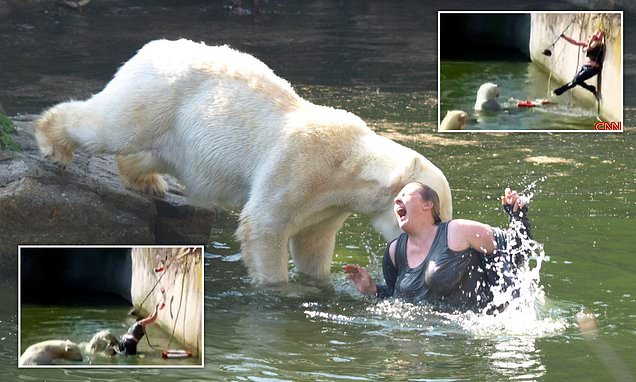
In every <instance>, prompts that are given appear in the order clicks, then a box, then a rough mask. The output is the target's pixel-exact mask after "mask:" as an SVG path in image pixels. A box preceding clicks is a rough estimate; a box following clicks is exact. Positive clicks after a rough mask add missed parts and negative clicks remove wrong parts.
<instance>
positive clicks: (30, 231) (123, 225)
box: [0, 116, 231, 273]
mask: <svg viewBox="0 0 636 382" xmlns="http://www.w3.org/2000/svg"><path fill="white" fill-rule="evenodd" d="M36 118H37V116H24V117H20V118H16V119H14V123H15V125H16V127H17V129H18V134H17V136H16V141H17V142H18V143H20V145H21V146H22V149H23V150H22V151H19V152H13V151H12V152H9V151H0V267H1V269H3V270H4V271H5V273H6V272H9V273H11V272H15V270H16V269H17V249H18V245H139V244H189V245H195V244H196V245H200V244H206V243H207V242H208V240H209V233H210V229H211V227H212V226H213V225H214V224H215V222H222V224H231V223H228V222H229V221H230V220H231V219H228V216H227V215H226V214H224V213H223V212H221V211H212V210H206V209H202V208H200V207H194V206H192V205H190V204H189V203H188V201H187V199H186V197H185V196H183V187H182V186H181V185H179V184H178V182H177V181H176V180H175V179H171V178H168V184H169V186H170V191H169V192H168V193H167V194H166V196H165V197H163V198H155V197H151V196H149V195H145V194H141V193H138V192H136V191H132V190H129V189H126V188H125V187H124V186H123V185H122V184H121V182H120V181H119V177H118V175H117V171H116V166H115V162H114V159H113V157H112V156H102V155H91V154H88V153H86V152H82V151H77V152H76V153H75V155H74V157H73V162H72V164H71V165H70V166H69V167H68V168H66V169H61V168H58V167H57V166H55V165H53V164H51V163H50V162H48V161H46V160H45V159H44V158H43V157H42V155H41V154H40V152H39V149H38V147H37V144H36V142H35V139H34V137H33V131H34V120H35V119H36Z"/></svg>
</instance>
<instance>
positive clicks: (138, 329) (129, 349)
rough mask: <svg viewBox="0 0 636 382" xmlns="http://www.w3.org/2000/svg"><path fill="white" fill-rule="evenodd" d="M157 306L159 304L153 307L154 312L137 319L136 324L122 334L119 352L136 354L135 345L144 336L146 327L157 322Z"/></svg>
mask: <svg viewBox="0 0 636 382" xmlns="http://www.w3.org/2000/svg"><path fill="white" fill-rule="evenodd" d="M159 305H160V304H157V305H155V310H154V312H153V313H152V314H151V315H150V316H148V317H146V318H142V319H139V320H138V321H137V322H135V323H134V324H132V326H131V327H130V328H128V332H126V334H124V336H123V337H122V339H121V341H120V342H119V351H120V352H123V353H125V354H129V355H135V354H137V344H138V343H139V340H141V339H142V338H143V336H144V335H145V334H146V326H148V325H150V324H152V323H153V322H155V321H156V320H157V316H158V315H159ZM162 308H163V306H162Z"/></svg>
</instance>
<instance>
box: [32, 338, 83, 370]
mask: <svg viewBox="0 0 636 382" xmlns="http://www.w3.org/2000/svg"><path fill="white" fill-rule="evenodd" d="M56 359H66V360H69V361H82V360H83V358H82V352H81V351H80V349H79V347H78V346H77V344H76V343H74V342H72V341H69V340H48V341H42V342H38V343H35V344H33V345H31V346H29V347H28V348H27V349H26V350H25V351H24V353H22V355H21V356H20V366H30V365H51V364H52V363H53V361H54V360H56Z"/></svg>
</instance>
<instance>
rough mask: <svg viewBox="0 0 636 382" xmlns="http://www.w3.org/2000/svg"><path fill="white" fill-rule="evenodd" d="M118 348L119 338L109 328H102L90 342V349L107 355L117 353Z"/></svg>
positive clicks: (92, 351)
mask: <svg viewBox="0 0 636 382" xmlns="http://www.w3.org/2000/svg"><path fill="white" fill-rule="evenodd" d="M116 348H119V339H117V337H115V335H114V334H112V333H111V332H110V331H109V330H100V331H99V332H97V333H95V335H94V336H93V338H91V340H90V342H89V343H88V350H89V351H90V352H91V353H93V354H94V353H103V354H106V355H115V353H116V350H115V349H116Z"/></svg>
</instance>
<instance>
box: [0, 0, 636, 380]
mask: <svg viewBox="0 0 636 382" xmlns="http://www.w3.org/2000/svg"><path fill="white" fill-rule="evenodd" d="M113 3H114V4H115V5H114V6H110V8H108V5H98V6H96V7H97V8H96V9H94V10H91V8H90V7H89V8H87V9H86V10H85V13H84V14H83V15H82V16H79V15H75V14H72V13H65V12H62V11H56V12H58V13H59V14H60V15H57V16H56V15H55V14H54V13H51V12H52V11H51V12H49V13H47V14H45V15H46V16H45V17H44V18H45V21H37V20H30V19H27V20H20V22H18V21H16V19H15V18H14V19H12V21H11V22H13V23H15V25H18V26H19V25H25V24H26V25H32V26H35V27H36V28H27V27H24V26H23V27H21V28H23V30H24V34H23V35H22V37H21V39H22V40H10V41H16V42H15V47H14V45H12V44H11V43H9V42H7V41H9V40H6V39H4V40H2V41H4V42H3V44H5V46H4V49H5V51H6V52H9V53H10V54H11V55H12V56H13V57H15V60H14V61H17V62H18V63H21V64H20V67H18V64H16V63H8V62H2V63H3V65H4V64H5V63H6V64H7V65H13V66H11V68H12V73H17V74H19V75H7V73H4V74H2V75H3V76H4V77H2V78H3V79H2V81H4V82H5V83H6V84H8V85H7V87H5V88H4V89H3V90H2V91H1V92H0V101H1V102H2V103H3V104H4V106H5V109H7V112H8V113H9V114H16V113H27V112H29V113H35V112H38V111H39V109H40V108H41V107H43V106H46V105H50V104H52V103H55V102H58V101H60V100H63V99H65V98H69V97H78V98H80V97H82V96H86V94H90V92H94V91H98V90H99V89H100V88H101V87H103V85H104V84H105V82H106V81H107V80H108V78H109V77H110V76H112V73H113V71H114V70H115V68H116V67H117V65H119V63H121V62H123V61H125V60H126V59H127V58H128V57H129V56H130V55H131V54H132V52H134V49H137V48H138V47H139V46H140V45H139V44H140V42H141V41H144V40H147V39H149V38H154V37H156V36H166V37H171V38H172V37H179V36H183V37H189V38H193V39H203V40H206V41H207V42H208V43H209V44H214V43H220V42H229V43H231V44H232V45H233V46H236V47H239V48H242V49H244V50H248V51H250V52H252V53H255V54H257V55H258V56H259V57H261V58H262V59H263V60H264V61H265V62H267V63H268V64H269V65H271V66H272V67H274V68H276V71H277V73H279V74H280V75H281V76H283V77H285V78H287V79H289V80H290V81H291V82H292V83H293V84H294V86H295V88H296V89H297V91H298V92H299V93H300V94H301V95H302V96H303V97H305V98H307V99H309V100H311V101H313V102H315V103H320V104H326V105H331V106H335V107H341V108H344V109H347V110H349V111H351V112H354V113H356V114H358V115H359V116H360V117H362V118H363V119H364V120H366V121H367V123H368V124H369V126H370V127H371V128H373V129H374V130H376V131H378V132H380V133H382V134H385V135H387V136H389V137H391V138H393V139H395V140H397V141H398V142H400V143H402V144H404V145H405V146H408V147H411V148H413V149H415V150H417V151H418V152H420V153H422V154H423V155H425V156H426V157H427V158H429V159H430V160H432V161H433V162H434V163H435V164H436V165H437V166H438V167H440V168H441V169H442V170H443V171H444V173H445V174H446V176H447V178H448V180H449V182H450V184H451V188H452V191H453V201H454V206H453V209H454V217H455V218H467V219H475V220H479V221H483V222H485V223H488V224H491V225H493V226H504V225H505V222H506V219H505V217H504V215H503V214H502V212H501V211H500V209H499V202H498V200H499V199H498V198H499V195H500V194H501V192H502V191H503V189H504V188H505V187H507V186H511V187H515V188H516V189H518V190H525V191H527V192H532V193H533V199H532V203H531V205H530V214H531V215H530V218H531V220H532V223H533V227H534V236H535V239H536V240H538V241H539V242H540V243H542V245H543V251H544V254H545V255H544V256H543V257H541V259H542V260H543V262H542V264H541V267H540V271H539V275H540V282H539V285H540V286H541V289H540V290H538V291H533V292H532V293H531V295H532V296H531V297H533V298H532V299H530V302H531V303H530V304H528V305H527V306H523V307H520V309H519V311H517V312H510V314H505V315H503V316H499V317H496V318H493V317H490V316H480V315H471V314H455V315H453V314H442V313H440V312H436V311H433V310H430V309H428V308H426V307H414V306H410V305H405V304H400V303H385V302H383V303H378V302H377V301H374V300H372V299H367V298H362V297H360V296H359V295H358V294H357V293H356V292H355V290H354V288H353V286H352V285H351V284H350V283H349V282H348V281H347V280H346V278H345V276H344V274H343V273H342V271H341V266H342V265H343V264H346V263H357V264H361V265H365V266H368V267H370V268H371V269H372V272H373V274H375V275H376V277H379V274H380V269H379V265H378V263H379V261H380V259H381V256H382V251H383V248H384V242H383V240H382V238H381V237H380V236H379V235H378V234H376V233H375V232H374V231H373V229H372V228H371V227H370V226H369V224H368V222H367V220H366V219H365V217H363V216H356V215H354V216H352V217H351V218H350V219H349V220H347V222H346V224H345V226H344V227H343V228H342V230H341V232H340V233H339V234H338V240H337V244H336V248H335V253H334V259H333V268H332V270H333V272H332V273H333V274H332V278H331V279H330V280H329V281H327V282H325V283H316V282H313V281H311V280H307V279H305V278H304V277H302V275H298V274H296V273H295V272H294V269H293V265H292V264H291V263H290V271H291V274H292V280H293V281H292V282H291V283H290V285H289V287H287V288H285V289H283V290H276V291H268V290H263V289H260V288H254V287H252V286H251V285H250V283H249V278H248V276H247V273H246V269H245V267H244V266H243V264H242V262H241V260H240V247H239V244H238V243H237V242H235V241H234V239H233V231H234V229H235V228H236V227H235V226H234V225H232V224H230V225H227V226H218V227H215V229H214V230H213V233H212V237H211V238H210V243H209V245H208V247H207V253H206V255H205V265H204V277H205V288H204V289H205V299H204V303H205V312H204V314H205V322H204V333H205V334H204V341H205V342H204V354H203V360H204V363H205V368H203V369H184V368H168V369H166V368H162V369H158V368H143V369H130V368H125V369H122V368H120V369H93V368H89V369H85V368H84V369H76V368H72V369H44V370H35V369H18V368H17V342H18V337H19V333H18V317H17V309H16V306H17V304H16V296H17V292H18V291H17V286H16V285H17V282H16V280H15V279H12V278H9V279H6V280H2V281H1V282H0V285H1V286H2V290H1V291H0V365H1V366H2V367H0V379H1V380H7V381H11V380H24V381H37V380H47V381H85V380H91V381H174V380H186V381H203V380H232V381H317V380H320V381H342V380H344V381H367V380H368V381H375V380H390V381H394V380H411V381H458V380H471V381H475V380H484V381H506V380H522V381H524V380H528V381H531V380H532V381H534V380H536V381H580V380H593V381H633V380H634V379H635V376H636V349H635V348H636V345H634V344H635V343H636V325H635V322H636V276H634V275H635V274H636V261H634V254H633V252H634V248H635V245H634V244H635V242H634V236H633V233H634V228H636V225H635V224H634V217H635V216H636V182H635V179H636V170H635V166H634V164H635V163H636V162H635V160H636V158H635V153H636V133H635V132H634V129H633V128H632V126H634V122H635V119H634V117H635V114H634V108H635V107H636V97H634V93H633V91H632V90H631V89H630V88H629V86H625V104H626V108H625V126H626V129H625V132H624V133H618V134H595V133H563V134H546V133H535V134H514V133H508V134H489V133H461V134H437V133H435V131H436V128H437V126H436V120H437V107H438V105H437V93H436V70H437V69H436V62H437V58H436V49H435V47H436V45H435V42H436V29H435V18H436V13H435V10H436V9H437V8H440V7H443V6H445V3H443V2H433V3H435V4H426V5H425V4H424V3H416V2H406V3H401V6H400V7H396V6H395V5H392V4H390V2H375V1H371V2H345V3H339V2H312V3H308V4H303V5H299V4H297V3H285V2H270V3H268V2H265V4H266V5H267V6H266V7H265V8H264V9H263V10H262V14H263V15H264V16H263V17H262V18H260V19H258V18H257V19H255V20H252V19H249V20H247V19H245V18H237V17H229V16H227V8H224V4H225V3H223V2H221V6H220V7H219V9H220V10H218V9H217V8H214V6H213V5H209V4H208V3H204V2H196V1H193V2H186V5H184V6H183V7H181V8H179V9H178V12H177V11H173V12H171V10H173V8H171V7H173V6H174V4H172V3H171V2H167V1H166V2H158V3H153V6H152V7H148V8H147V9H144V8H143V7H140V6H139V5H138V4H136V3H134V2H131V4H132V5H123V4H122V3H117V2H113ZM554 3H555V2H542V1H538V2H533V3H532V4H534V5H533V6H532V8H537V7H542V6H548V4H554ZM556 3H558V4H560V3H559V2H556ZM213 4H215V5H216V3H214V2H213ZM466 4H468V3H466ZM466 4H463V6H464V7H465V6H466ZM532 4H526V3H524V2H523V1H522V2H515V3H514V4H513V3H512V2H511V3H510V4H508V5H507V7H509V8H510V9H512V8H514V7H528V6H530V5H532ZM99 6H103V7H107V8H106V9H100V8H99ZM457 6H458V7H459V6H462V4H458V5H457ZM498 6H503V5H501V4H499V3H498ZM550 6H553V5H550ZM134 7H140V8H139V9H138V8H134ZM460 9H462V8H461V7H460ZM515 9H517V8H515ZM42 14H43V13H42ZM43 15H44V14H43ZM24 17H26V16H24ZM56 17H57V18H58V19H59V18H62V19H64V20H65V21H66V23H67V24H62V25H68V26H67V27H63V26H60V25H58V24H54V23H52V20H55V19H56ZM631 19H633V15H631V14H626V22H625V24H626V26H629V21H630V20H631ZM149 20H154V21H155V22H150V21H149ZM157 20H159V21H161V22H158V21H157ZM193 20H194V21H193ZM27 21H28V22H27ZM144 21H147V22H144ZM3 22H4V21H3ZM29 22H30V24H29ZM47 22H51V25H48V24H47ZM7 25H8V24H5V25H0V33H4V34H7V35H8V33H9V32H7V30H8V26H7ZM11 25H14V24H11ZM56 25H57V26H56ZM141 25H145V27H144V28H141ZM184 25H187V26H188V30H187V31H185V32H184V31H180V29H179V28H181V27H182V26H184ZM626 28H627V29H626V38H625V41H626V46H625V49H626V58H625V82H626V83H630V82H633V80H634V74H635V71H634V67H636V66H634V59H635V58H636V56H634V50H633V46H631V45H629V44H628V43H627V41H629V40H628V38H627V37H628V36H633V35H634V33H633V31H632V30H631V29H629V28H630V27H626ZM97 31H99V33H98V32H97ZM80 32H85V34H86V35H87V36H89V37H90V36H92V37H95V36H99V37H102V38H103V37H104V35H105V34H109V38H110V39H104V40H102V41H104V44H105V47H104V48H102V49H97V48H93V45H91V43H90V41H91V40H90V38H89V37H80V36H84V35H83V34H82V33H80ZM37 33H47V34H48V35H50V40H52V41H53V42H55V44H50V43H49V44H47V45H46V49H45V51H44V52H43V53H42V52H41V53H38V52H35V53H31V55H35V56H36V58H37V56H39V55H41V56H42V57H49V56H50V57H53V58H54V59H52V60H50V61H49V62H47V63H46V65H45V64H43V63H42V62H41V61H42V60H36V59H35V58H34V57H31V56H29V55H26V54H24V53H20V52H21V51H20V50H19V49H18V48H19V47H20V46H23V47H24V46H26V47H33V46H35V45H37V43H36V41H44V42H40V43H39V44H44V43H46V41H49V40H47V39H43V38H42V35H38V34H37ZM36 37H40V39H36ZM70 37H74V38H77V41H72V40H69V38H70ZM292 37H293V38H292ZM632 40H633V39H632ZM49 42H50V41H49ZM78 46H81V47H87V49H85V50H81V49H77V47H78ZM31 52H34V51H31ZM281 53H285V54H281ZM67 63H68V65H70V66H65V64H67ZM448 64H449V68H451V69H452V67H453V66H461V65H463V64H462V63H448ZM474 64H475V65H478V66H479V65H495V66H496V65H501V67H506V68H508V69H507V70H508V71H509V73H512V74H505V73H508V72H506V71H503V70H502V71H500V72H501V73H499V75H501V77H500V79H501V80H503V79H504V77H508V79H509V80H510V81H511V82H510V83H508V82H505V81H504V82H502V84H504V83H505V84H507V85H506V86H507V87H506V88H508V89H513V88H515V87H514V86H513V85H511V84H512V83H514V82H515V81H521V82H525V81H527V78H528V77H527V76H528V75H534V74H532V69H531V67H529V66H528V64H514V65H511V64H508V63H500V64H497V63H492V62H488V63H486V62H483V63H474ZM3 67H9V66H3ZM516 75H518V76H520V77H523V79H518V78H513V77H515V76H516ZM537 75H540V74H537ZM538 82H540V81H538ZM544 84H545V82H543V83H542V84H541V86H543V85H544ZM74 85H77V86H74ZM537 86H538V88H537V92H539V91H541V90H540V89H539V88H540V86H539V85H537ZM456 90H457V91H458V92H459V90H458V89H456ZM442 91H444V90H443V89H442ZM462 94H463V93H462ZM519 94H522V92H521V91H520V93H519ZM468 95H469V92H468V90H466V92H465V97H468ZM440 96H441V97H442V100H441V109H442V111H444V110H445V109H444V108H445V107H446V103H445V102H446V101H445V99H444V95H443V93H442V94H440ZM517 96H519V97H520V95H517ZM466 99H468V98H466ZM466 102H467V101H466ZM473 102H474V101H473ZM453 108H455V106H453ZM515 115H517V116H518V114H513V113H510V114H509V115H508V114H506V115H504V116H503V117H504V118H513V119H514V116H515ZM518 118H520V119H523V118H524V116H518ZM534 118H535V117H533V118H532V119H534ZM536 118H538V117H536ZM541 118H545V120H552V117H547V116H546V117H544V116H541ZM559 118H561V117H559ZM563 118H564V121H565V122H566V123H572V125H573V126H574V127H576V126H582V124H585V123H587V122H577V121H575V119H574V118H572V119H570V118H565V117H563ZM577 118H578V117H577ZM520 123H521V122H520ZM524 123H525V122H524ZM528 123H529V124H533V123H535V122H528ZM234 214H235V213H234ZM96 224H98V222H96ZM533 267H534V268H535V269H537V268H536V267H537V265H536V262H533ZM539 302H542V303H541V304H539ZM535 303H536V304H535ZM126 310H127V308H124V307H123V306H106V307H103V306H102V307H95V306H85V307H83V308H82V307H79V308H78V307H73V306H66V305H64V306H59V305H55V306H26V307H25V308H24V310H22V319H23V325H24V327H23V329H24V330H25V337H29V338H31V339H35V338H44V336H45V334H46V330H49V333H53V332H56V333H59V332H68V333H69V335H78V337H79V338H80V339H81V338H84V336H85V334H84V333H85V331H86V332H90V330H93V329H95V328H96V327H98V326H101V325H109V326H111V327H112V328H113V329H116V328H121V329H122V330H123V329H124V328H125V326H126V324H127V323H126V321H125V318H122V317H124V316H125V313H126ZM583 313H585V314H587V315H588V317H589V316H593V317H594V318H595V320H596V322H597V330H592V331H581V329H580V328H579V325H578V321H579V319H580V318H581V317H582V316H583ZM52 314H53V315H54V316H56V318H55V319H52V320H51V319H50V317H51V315H52ZM96 317H100V318H99V319H97V318H96ZM44 319H46V320H47V322H45V326H46V329H42V328H43V326H42V323H41V322H40V321H42V320H44ZM100 320H104V321H100ZM48 321H51V322H48ZM78 323H86V327H81V326H82V325H83V324H78ZM77 325H80V326H79V327H78V326H77ZM38 330H41V331H42V332H39V333H38ZM29 331H30V332H29ZM163 336H164V335H163V334H162V333H160V332H159V333H157V334H153V335H152V336H151V337H152V338H151V340H155V339H156V340H157V341H161V340H162V338H163ZM80 339H78V341H79V340H80ZM148 359H149V360H150V361H151V362H155V361H157V362H158V363H160V360H158V359H156V355H148ZM126 366H131V365H130V364H129V365H126ZM133 366H134V365H133Z"/></svg>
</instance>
